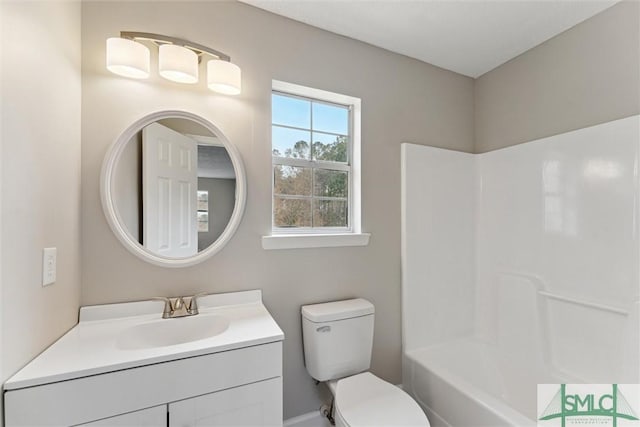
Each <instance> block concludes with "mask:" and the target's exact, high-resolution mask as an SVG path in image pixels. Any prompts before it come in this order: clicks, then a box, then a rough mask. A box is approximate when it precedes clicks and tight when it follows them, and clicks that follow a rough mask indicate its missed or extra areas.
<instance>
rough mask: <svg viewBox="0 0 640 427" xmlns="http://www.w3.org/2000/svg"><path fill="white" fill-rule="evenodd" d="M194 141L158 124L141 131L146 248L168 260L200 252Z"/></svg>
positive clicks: (144, 237) (143, 226)
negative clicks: (168, 258)
mask: <svg viewBox="0 0 640 427" xmlns="http://www.w3.org/2000/svg"><path fill="white" fill-rule="evenodd" d="M197 150H198V145H197V143H196V141H195V140H193V139H191V138H189V137H187V136H184V135H182V134H181V133H178V132H175V131H174V130H172V129H169V128H168V127H166V126H163V125H160V124H158V123H153V124H150V125H149V126H146V127H145V128H144V129H143V132H142V158H143V163H142V176H143V179H142V193H143V209H142V210H143V224H142V229H143V241H142V243H143V245H144V247H146V248H147V249H149V250H150V251H151V252H153V253H155V254H157V255H160V256H167V257H187V256H190V255H195V254H196V253H197V252H198V228H197V209H196V203H197V190H198V175H197V174H198V170H197V158H198V156H197Z"/></svg>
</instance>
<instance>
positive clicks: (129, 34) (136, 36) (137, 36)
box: [120, 31, 231, 62]
mask: <svg viewBox="0 0 640 427" xmlns="http://www.w3.org/2000/svg"><path fill="white" fill-rule="evenodd" d="M120 37H122V38H124V39H131V40H149V41H152V42H155V43H171V44H174V45H177V46H183V47H186V48H187V49H191V50H193V51H194V52H196V53H197V54H198V56H202V54H203V53H206V54H208V55H213V56H215V57H216V58H218V59H221V60H223V61H227V62H231V57H230V56H229V55H227V54H225V53H222V52H220V51H217V50H215V49H211V48H210V47H207V46H203V45H201V44H198V43H193V42H190V41H189V40H183V39H179V38H177V37H169V36H164V35H162V34H154V33H139V32H135V31H120Z"/></svg>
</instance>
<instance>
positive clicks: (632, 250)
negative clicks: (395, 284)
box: [402, 116, 640, 426]
mask: <svg viewBox="0 0 640 427" xmlns="http://www.w3.org/2000/svg"><path fill="white" fill-rule="evenodd" d="M639 159H640V118H639V116H633V117H629V118H625V119H621V120H616V121H613V122H609V123H605V124H601V125H597V126H593V127H589V128H584V129H580V130H576V131H572V132H568V133H564V134H560V135H556V136H552V137H549V138H544V139H540V140H536V141H532V142H528V143H525V144H520V145H516V146H513V147H509V148H505V149H501V150H496V151H492V152H488V153H484V154H478V155H473V154H467V153H460V152H455V151H449V150H443V149H438V148H432V147H426V146H421V145H414V144H403V145H402V277H403V279H402V280H403V282H402V294H403V295H402V303H403V315H402V316H403V383H404V386H405V388H406V390H407V391H408V392H409V393H411V394H412V395H413V396H414V397H415V398H416V399H417V400H418V402H419V403H420V404H421V405H422V406H423V408H424V409H425V410H426V411H427V415H428V416H429V418H430V420H431V422H432V425H436V426H437V425H474V426H477V425H487V426H495V425H518V426H519V425H535V423H536V422H535V420H536V418H537V414H536V410H537V409H536V389H537V384H541V383H638V382H640V372H639V370H640V366H639V365H640V364H639V361H640V354H639V347H640V343H639V336H640V327H639V324H640V318H639V300H640V240H639V235H638V233H639V231H638V227H639V225H640V214H639V198H640V179H639V171H638V167H639V163H640V160H639ZM461 408H464V411H463V410H461Z"/></svg>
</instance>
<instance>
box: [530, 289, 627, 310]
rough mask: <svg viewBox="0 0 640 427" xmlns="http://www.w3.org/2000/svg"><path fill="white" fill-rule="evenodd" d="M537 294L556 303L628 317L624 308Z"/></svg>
mask: <svg viewBox="0 0 640 427" xmlns="http://www.w3.org/2000/svg"><path fill="white" fill-rule="evenodd" d="M538 294H540V295H542V296H543V297H547V298H551V299H555V300H558V301H563V302H568V303H570V304H575V305H581V306H583V307H589V308H595V309H598V310H604V311H609V312H611V313H616V314H622V315H624V316H628V315H629V311H628V310H626V309H624V308H621V307H615V306H613V305H607V304H601V303H599V302H593V301H589V300H586V299H582V298H575V297H572V296H568V295H562V294H558V293H554V292H549V291H540V290H539V291H538Z"/></svg>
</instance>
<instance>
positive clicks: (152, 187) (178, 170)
mask: <svg viewBox="0 0 640 427" xmlns="http://www.w3.org/2000/svg"><path fill="white" fill-rule="evenodd" d="M143 139H144V142H143ZM143 145H144V150H143ZM143 151H144V152H143ZM113 186H114V187H113V188H114V189H113V193H112V198H113V200H114V204H115V206H116V208H117V212H118V221H120V223H121V224H122V225H123V227H124V229H125V230H126V231H127V232H128V234H129V236H130V237H131V238H132V239H133V240H135V241H137V242H138V243H140V245H141V246H143V247H144V248H145V249H147V250H148V251H149V252H150V253H153V254H155V255H160V256H163V257H166V258H168V259H179V258H187V257H190V256H192V255H195V254H197V253H199V252H202V251H203V250H205V249H207V248H208V247H210V246H211V245H212V244H214V243H215V242H216V241H217V240H218V239H219V238H220V236H221V235H222V233H223V232H224V231H225V229H226V228H227V225H228V223H229V221H230V219H231V216H232V214H233V211H234V208H235V206H236V171H235V169H234V166H233V162H232V161H231V157H230V156H229V152H228V151H227V148H226V147H225V146H224V144H223V142H222V141H221V140H220V139H219V138H218V136H217V135H215V134H213V133H212V132H210V131H209V130H208V129H206V128H204V127H202V126H200V125H199V124H197V123H195V122H193V121H190V120H185V119H182V118H166V119H161V120H158V121H156V122H153V123H150V124H148V125H146V126H143V127H142V128H141V129H140V131H138V132H136V133H135V135H133V136H132V137H131V138H130V139H129V140H128V142H127V144H125V146H124V148H123V150H122V154H121V156H120V158H119V160H118V162H117V165H116V169H115V173H114V179H113ZM198 192H201V193H206V194H207V197H206V198H204V197H203V198H202V200H199V199H198V195H197V194H198ZM152 196H153V198H151V197H152ZM205 221H206V224H205V223H204V222H205ZM205 225H206V226H205Z"/></svg>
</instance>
